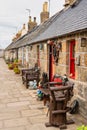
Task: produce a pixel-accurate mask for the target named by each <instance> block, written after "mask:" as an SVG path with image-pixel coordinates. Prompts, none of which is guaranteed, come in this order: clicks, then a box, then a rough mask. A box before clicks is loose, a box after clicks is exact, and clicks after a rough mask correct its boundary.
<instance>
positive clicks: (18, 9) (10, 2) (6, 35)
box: [0, 0, 65, 48]
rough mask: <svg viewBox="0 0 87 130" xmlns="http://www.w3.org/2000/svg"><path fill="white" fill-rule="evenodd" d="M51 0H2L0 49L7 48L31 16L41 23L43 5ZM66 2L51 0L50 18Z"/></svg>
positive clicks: (0, 1) (0, 2)
mask: <svg viewBox="0 0 87 130" xmlns="http://www.w3.org/2000/svg"><path fill="white" fill-rule="evenodd" d="M45 1H48V2H49V0H0V48H5V47H7V46H8V45H9V44H10V43H11V40H12V37H13V36H14V35H15V34H16V33H17V31H18V30H20V29H21V28H22V25H23V24H24V23H25V24H27V22H28V16H29V12H28V11H27V10H26V9H30V10H31V13H30V15H31V16H32V19H33V17H36V18H37V23H38V24H39V23H40V13H41V11H42V7H43V3H44V2H45ZM64 2H65V0H50V16H52V15H53V14H55V13H56V12H58V11H59V10H61V9H62V8H63V5H64Z"/></svg>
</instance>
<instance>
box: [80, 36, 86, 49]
mask: <svg viewBox="0 0 87 130" xmlns="http://www.w3.org/2000/svg"><path fill="white" fill-rule="evenodd" d="M86 44H87V38H81V47H86Z"/></svg>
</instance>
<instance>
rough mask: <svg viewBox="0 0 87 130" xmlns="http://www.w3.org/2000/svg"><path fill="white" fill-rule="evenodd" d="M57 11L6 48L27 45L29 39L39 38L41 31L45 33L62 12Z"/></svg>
mask: <svg viewBox="0 0 87 130" xmlns="http://www.w3.org/2000/svg"><path fill="white" fill-rule="evenodd" d="M62 11H63V10H61V11H60V12H57V13H56V14H55V15H53V16H52V17H50V18H49V19H48V20H47V21H45V22H44V23H41V24H40V25H38V26H36V27H35V28H34V29H33V30H32V31H31V32H29V33H28V34H26V35H25V36H22V37H21V38H19V39H18V40H17V41H16V42H14V43H12V44H10V45H9V46H8V47H7V48H6V50H9V49H14V48H19V47H22V46H26V45H27V44H29V41H32V40H33V39H35V38H37V37H38V36H39V35H40V34H41V33H43V32H44V31H45V30H46V29H47V28H48V27H49V26H50V25H51V24H52V22H54V19H55V20H56V18H57V16H58V15H59V14H60V13H61V12H62Z"/></svg>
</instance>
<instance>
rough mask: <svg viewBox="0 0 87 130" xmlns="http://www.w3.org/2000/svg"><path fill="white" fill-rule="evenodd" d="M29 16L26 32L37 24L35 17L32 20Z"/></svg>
mask: <svg viewBox="0 0 87 130" xmlns="http://www.w3.org/2000/svg"><path fill="white" fill-rule="evenodd" d="M31 19H32V18H31V16H29V22H28V32H30V31H31V30H32V29H33V28H34V27H35V26H37V23H36V17H34V20H33V21H32V20H31Z"/></svg>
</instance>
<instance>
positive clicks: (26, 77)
mask: <svg viewBox="0 0 87 130" xmlns="http://www.w3.org/2000/svg"><path fill="white" fill-rule="evenodd" d="M34 80H36V81H37V85H38V83H39V81H40V69H38V70H36V71H35V70H30V71H25V72H24V74H23V75H22V81H23V84H25V85H26V88H28V86H29V81H34Z"/></svg>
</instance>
